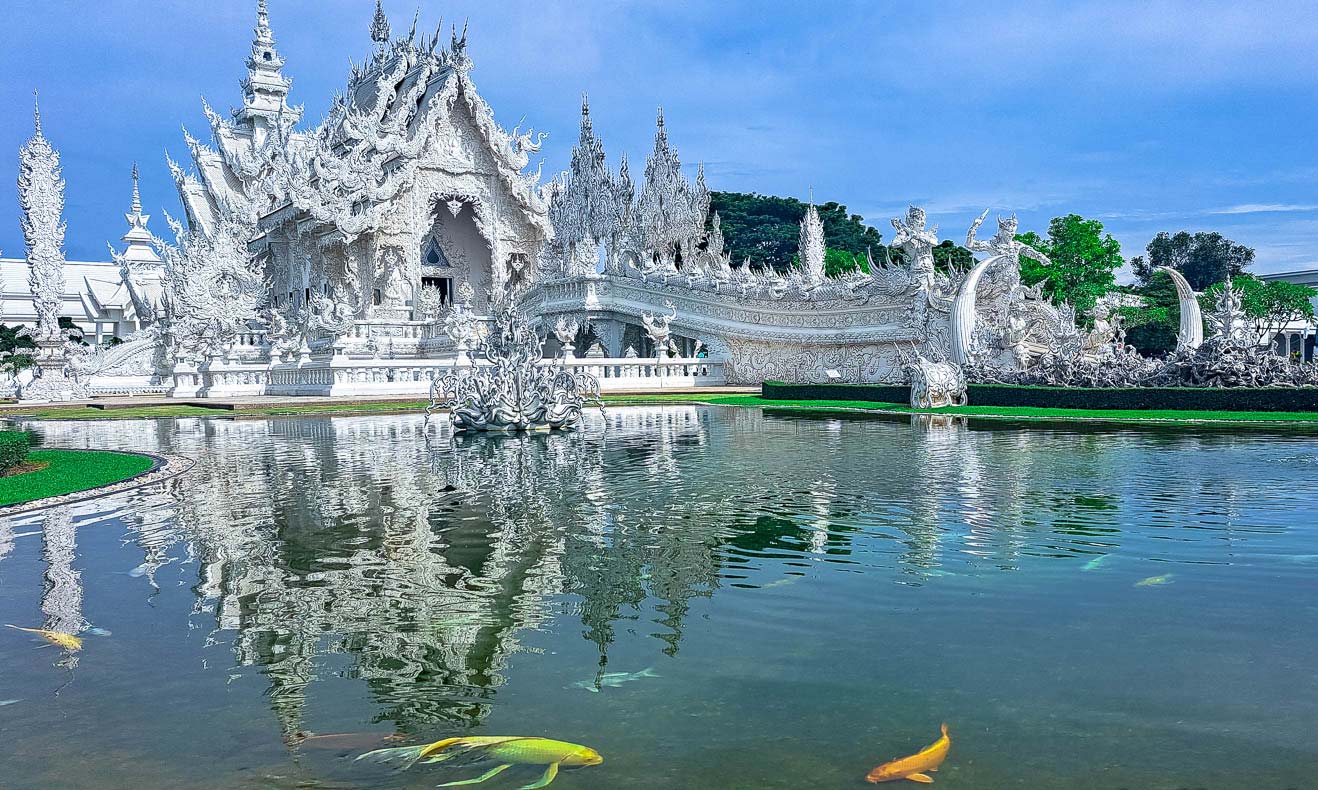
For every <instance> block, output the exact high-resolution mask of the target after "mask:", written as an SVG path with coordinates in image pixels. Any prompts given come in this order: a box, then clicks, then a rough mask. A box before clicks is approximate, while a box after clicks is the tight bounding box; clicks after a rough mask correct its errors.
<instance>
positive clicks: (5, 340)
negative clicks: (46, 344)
mask: <svg viewBox="0 0 1318 790" xmlns="http://www.w3.org/2000/svg"><path fill="white" fill-rule="evenodd" d="M22 328H23V327H22V325H21V324H20V325H19V326H14V327H9V326H5V325H4V324H0V369H7V370H9V371H10V372H13V373H17V372H18V371H20V370H22V369H24V368H27V367H31V366H32V354H30V353H28V352H29V351H31V350H33V349H35V348H36V347H37V344H36V343H34V342H32V338H30V337H26V336H20V335H19V334H18V332H19V330H20V329H22Z"/></svg>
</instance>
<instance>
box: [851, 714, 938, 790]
mask: <svg viewBox="0 0 1318 790" xmlns="http://www.w3.org/2000/svg"><path fill="white" fill-rule="evenodd" d="M950 748H952V739H951V738H949V737H947V725H946V724H944V725H943V737H941V738H939V739H938V740H936V741H934V742H933V743H931V744H929V745H928V746H926V747H924V748H923V749H921V750H920V751H918V752H916V753H915V754H913V755H911V756H910V757H903V758H901V759H900V760H893V761H891V762H886V763H884V764H883V765H880V766H879V767H877V768H875V769H874V770H873V771H870V772H869V775H868V776H866V777H865V781H867V782H870V783H872V784H878V783H879V782H894V781H896V780H898V779H909V780H911V781H912V782H919V783H921V784H926V785H927V784H933V782H934V779H933V777H932V776H929V774H927V773H925V772H926V771H937V770H938V766H940V765H942V764H943V760H946V759H947V751H948V749H950Z"/></svg>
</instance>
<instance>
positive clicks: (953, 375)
mask: <svg viewBox="0 0 1318 790" xmlns="http://www.w3.org/2000/svg"><path fill="white" fill-rule="evenodd" d="M904 367H905V368H906V375H907V377H908V378H909V379H910V382H911V408H913V409H937V408H941V407H943V406H964V405H966V374H965V373H964V372H963V371H962V370H961V368H960V367H959V366H957V365H953V364H951V363H949V362H932V361H930V360H928V359H925V358H924V356H923V355H922V354H919V353H917V354H916V355H915V357H914V358H912V359H910V360H908V361H907V362H906V364H905V366H904Z"/></svg>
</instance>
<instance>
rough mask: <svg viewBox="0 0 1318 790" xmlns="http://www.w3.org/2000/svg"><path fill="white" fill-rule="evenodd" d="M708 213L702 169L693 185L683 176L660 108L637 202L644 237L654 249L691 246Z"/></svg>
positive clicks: (700, 234) (637, 216) (698, 234)
mask: <svg viewBox="0 0 1318 790" xmlns="http://www.w3.org/2000/svg"><path fill="white" fill-rule="evenodd" d="M707 213H709V190H708V189H707V188H706V187H705V183H704V176H703V168H702V170H701V171H700V172H699V173H697V179H696V183H695V185H694V186H693V185H692V184H691V182H689V181H687V179H686V177H685V176H683V175H682V162H681V160H680V159H679V158H678V156H677V152H676V151H674V150H673V148H672V146H670V145H669V144H668V129H667V127H666V126H665V125H664V110H663V108H662V107H660V108H659V111H658V114H657V116H656V119H655V133H654V151H653V152H652V153H651V154H650V158H649V159H648V160H647V161H646V163H645V184H644V186H643V187H642V188H641V194H640V196H639V197H638V198H637V201H636V212H635V214H636V219H637V221H638V223H639V230H640V232H641V234H642V238H643V239H644V240H645V244H646V246H647V247H649V248H651V249H654V250H672V249H674V245H683V247H685V248H689V247H690V246H691V245H692V244H695V243H698V241H699V237H701V236H703V235H704V232H705V215H706V214H707ZM689 251H690V250H689V249H688V252H689Z"/></svg>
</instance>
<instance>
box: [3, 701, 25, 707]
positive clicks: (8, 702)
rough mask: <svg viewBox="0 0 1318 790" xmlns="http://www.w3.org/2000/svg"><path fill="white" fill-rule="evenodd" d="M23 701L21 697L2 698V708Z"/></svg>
mask: <svg viewBox="0 0 1318 790" xmlns="http://www.w3.org/2000/svg"><path fill="white" fill-rule="evenodd" d="M22 701H23V700H21V699H0V708H3V707H4V706H6V705H17V704H18V703H20V702H22Z"/></svg>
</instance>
